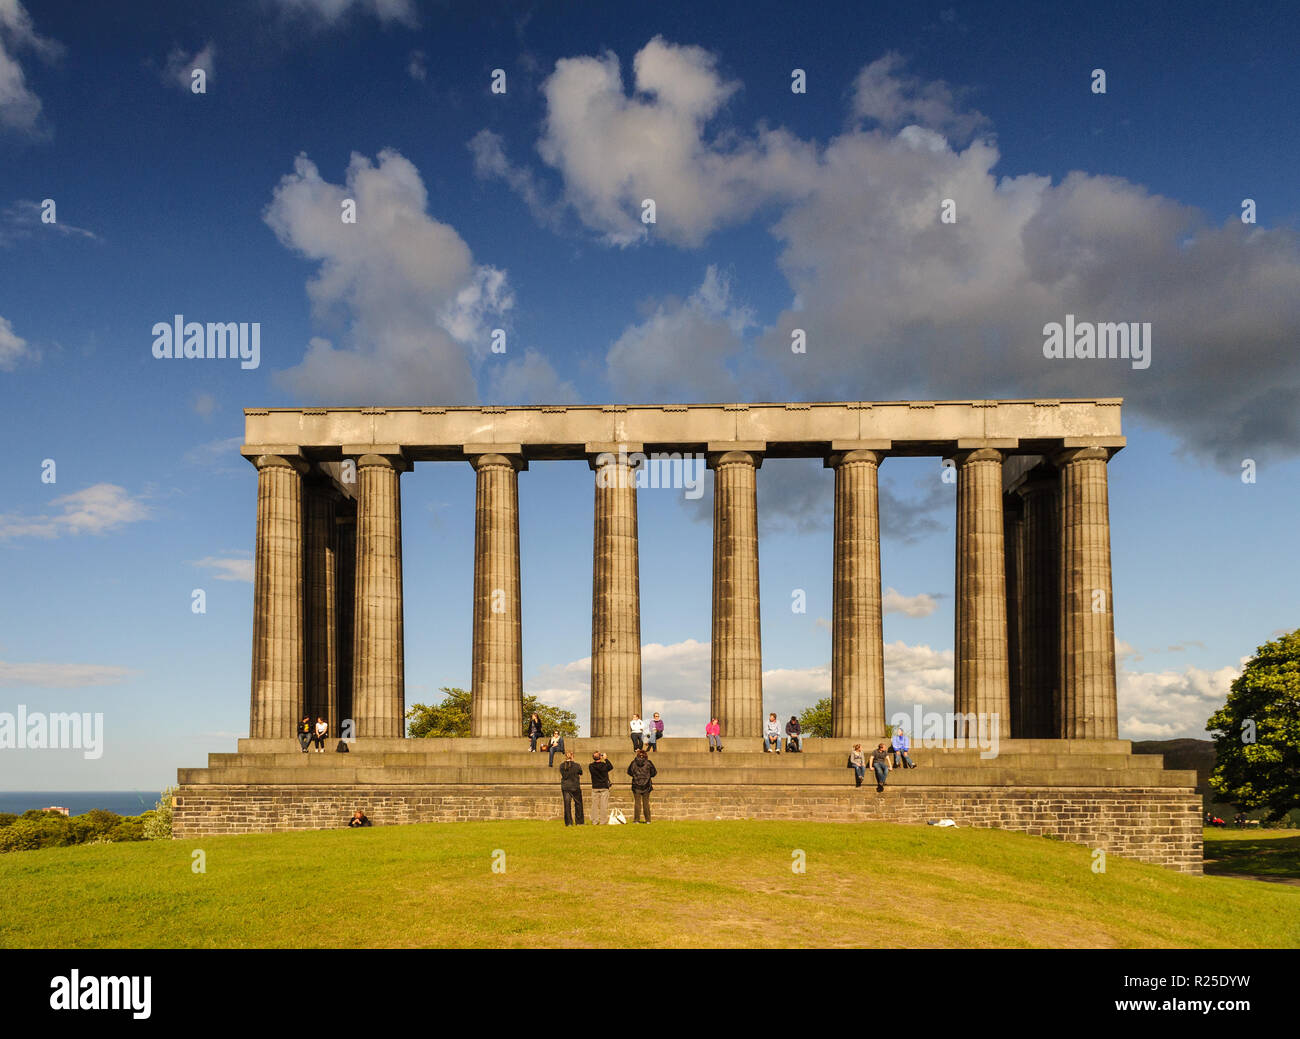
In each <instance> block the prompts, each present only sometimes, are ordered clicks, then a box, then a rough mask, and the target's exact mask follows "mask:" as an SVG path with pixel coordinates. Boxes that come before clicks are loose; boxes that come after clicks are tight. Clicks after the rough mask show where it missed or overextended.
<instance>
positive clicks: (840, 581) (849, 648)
mask: <svg viewBox="0 0 1300 1039" xmlns="http://www.w3.org/2000/svg"><path fill="white" fill-rule="evenodd" d="M882 457H883V455H882V453H881V452H878V451H847V452H844V453H842V454H834V455H831V456H830V458H828V459H827V461H826V464H827V465H828V466H831V467H833V468H834V470H835V547H834V563H833V567H832V588H831V593H832V596H833V602H832V605H831V617H832V621H831V731H832V733H833V735H834V736H835V737H836V738H839V739H847V738H849V737H862V738H863V739H864V740H876V741H878V740H879V739H880V737H881V734H882V733H883V732H884V731H885V640H884V630H883V626H882V616H883V615H882V610H881V597H880V488H879V481H878V476H879V467H880V461H881V458H882ZM871 745H872V746H873V747H874V746H875V743H872V744H871Z"/></svg>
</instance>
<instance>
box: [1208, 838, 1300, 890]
mask: <svg viewBox="0 0 1300 1039" xmlns="http://www.w3.org/2000/svg"><path fill="white" fill-rule="evenodd" d="M1205 872H1206V873H1210V874H1215V873H1240V874H1249V875H1250V876H1256V877H1261V878H1266V879H1272V880H1280V879H1290V880H1300V836H1297V837H1274V838H1261V839H1251V838H1237V839H1235V840H1211V839H1207V840H1206V842H1205Z"/></svg>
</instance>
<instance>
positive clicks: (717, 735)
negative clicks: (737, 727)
mask: <svg viewBox="0 0 1300 1039" xmlns="http://www.w3.org/2000/svg"><path fill="white" fill-rule="evenodd" d="M704 734H705V735H706V736H708V737H709V753H710V754H712V753H713V752H714V751H715V750H716V751H717V752H718V753H719V754H721V753H722V726H721V725H719V724H718V719H717V718H714V719H713V721H711V722H709V724H708V725H706V726H704Z"/></svg>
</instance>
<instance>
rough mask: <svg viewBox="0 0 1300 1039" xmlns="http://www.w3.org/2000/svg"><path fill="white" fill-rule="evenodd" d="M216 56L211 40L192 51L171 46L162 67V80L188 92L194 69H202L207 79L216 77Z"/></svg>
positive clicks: (190, 87) (191, 83) (215, 49)
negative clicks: (199, 48)
mask: <svg viewBox="0 0 1300 1039" xmlns="http://www.w3.org/2000/svg"><path fill="white" fill-rule="evenodd" d="M216 58H217V48H216V46H215V45H214V44H213V43H212V42H211V41H209V42H208V43H206V44H204V45H203V48H202V49H201V50H197V51H194V52H193V53H191V52H189V51H186V50H185V49H184V48H181V47H173V48H172V49H171V51H170V52H169V53H168V54H167V61H166V62H165V63H164V65H163V68H162V73H161V75H162V81H163V82H164V83H166V84H167V85H168V86H170V87H176V88H177V89H179V90H183V91H185V92H186V93H187V94H188V93H189V92H190V90H191V89H192V85H193V82H194V80H193V73H194V70H195V69H202V70H203V73H204V76H205V78H206V79H208V80H214V79H216Z"/></svg>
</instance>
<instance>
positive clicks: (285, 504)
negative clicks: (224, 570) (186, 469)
mask: <svg viewBox="0 0 1300 1039" xmlns="http://www.w3.org/2000/svg"><path fill="white" fill-rule="evenodd" d="M253 464H254V465H256V466H257V542H256V555H255V558H254V567H255V571H254V576H253V681H252V703H251V706H250V710H249V719H248V734H249V736H251V737H252V738H253V739H272V738H283V737H292V736H293V734H294V732H295V731H296V726H297V722H298V719H299V717H301V716H300V715H299V712H300V711H301V710H302V693H303V689H302V686H303V603H302V599H303V586H302V560H303V542H302V533H303V524H302V470H303V468H304V466H303V465H302V463H301V462H300V461H298V460H297V459H289V458H285V457H282V456H280V455H259V456H257V458H255V459H254V463H253Z"/></svg>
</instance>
